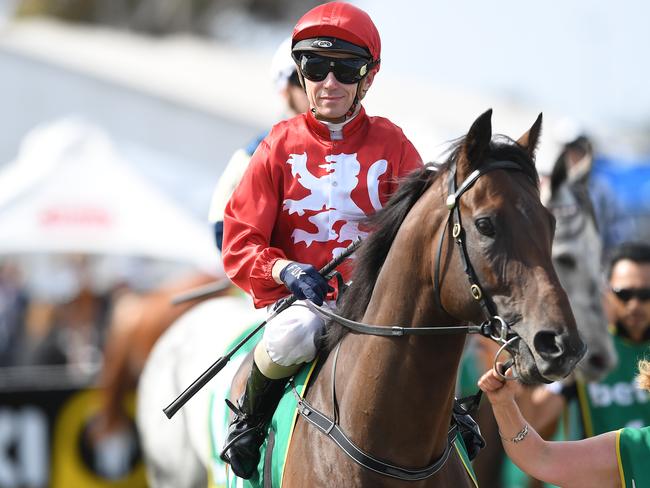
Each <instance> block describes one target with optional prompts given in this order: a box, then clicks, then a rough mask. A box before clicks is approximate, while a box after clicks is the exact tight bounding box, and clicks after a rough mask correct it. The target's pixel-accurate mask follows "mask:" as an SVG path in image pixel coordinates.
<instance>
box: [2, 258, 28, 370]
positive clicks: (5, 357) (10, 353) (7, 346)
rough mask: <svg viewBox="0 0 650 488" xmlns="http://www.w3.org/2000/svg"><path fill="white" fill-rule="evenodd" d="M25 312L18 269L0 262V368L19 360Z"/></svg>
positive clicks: (25, 294)
mask: <svg viewBox="0 0 650 488" xmlns="http://www.w3.org/2000/svg"><path fill="white" fill-rule="evenodd" d="M26 311H27V293H26V292H25V290H24V288H23V284H22V282H21V278H20V274H19V272H18V268H17V267H16V266H14V265H13V264H11V263H9V262H0V367H5V366H13V365H15V364H16V362H17V361H18V360H19V358H20V355H21V352H22V348H23V344H22V341H23V339H24V324H25V314H26Z"/></svg>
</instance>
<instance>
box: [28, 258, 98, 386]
mask: <svg viewBox="0 0 650 488" xmlns="http://www.w3.org/2000/svg"><path fill="white" fill-rule="evenodd" d="M91 261H92V259H91V258H89V257H88V256H86V255H71V256H68V258H67V259H66V260H65V263H66V266H67V268H68V269H67V273H68V274H64V275H62V276H67V278H66V279H67V280H68V281H70V283H67V284H66V285H64V284H63V282H58V281H57V277H56V276H52V277H51V279H52V280H53V281H54V284H55V286H56V285H57V284H58V286H60V287H62V288H63V287H65V288H67V293H64V294H62V295H61V296H60V297H57V298H56V299H55V298H54V297H51V298H50V299H49V300H48V299H39V300H34V301H33V303H32V304H31V305H33V307H32V308H31V310H30V313H29V317H28V321H27V325H28V327H27V328H28V335H29V338H28V344H27V348H26V351H25V354H24V357H23V358H22V363H23V364H24V365H27V366H34V365H41V366H42V365H65V366H67V367H68V370H69V371H71V372H73V373H81V374H92V373H94V372H95V371H96V368H97V367H98V366H99V364H100V362H101V345H102V332H103V330H104V326H105V322H106V319H107V311H108V300H109V297H108V296H104V295H103V294H100V293H97V292H96V291H95V290H94V289H93V286H92V277H91V275H92V272H91V270H90V267H91V266H92V263H91Z"/></svg>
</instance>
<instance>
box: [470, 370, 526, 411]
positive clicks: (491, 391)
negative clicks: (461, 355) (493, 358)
mask: <svg viewBox="0 0 650 488" xmlns="http://www.w3.org/2000/svg"><path fill="white" fill-rule="evenodd" d="M497 368H503V363H497ZM505 375H506V376H508V377H512V376H513V375H514V371H513V370H512V368H511V369H509V370H508V371H506V373H505ZM478 387H479V388H480V389H481V390H483V392H484V393H485V394H486V395H487V397H488V400H490V403H491V404H492V405H499V404H506V403H510V402H514V401H515V397H516V396H517V394H518V393H519V391H520V390H521V385H520V384H519V381H517V380H512V381H506V380H504V379H503V378H502V377H501V376H499V375H498V374H497V372H496V371H495V370H494V368H492V369H490V370H488V371H486V372H485V374H483V376H481V378H480V379H479V380H478Z"/></svg>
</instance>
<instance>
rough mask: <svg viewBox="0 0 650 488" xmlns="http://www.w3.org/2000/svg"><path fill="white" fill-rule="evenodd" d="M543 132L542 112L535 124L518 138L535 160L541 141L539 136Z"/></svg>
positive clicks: (519, 142)
mask: <svg viewBox="0 0 650 488" xmlns="http://www.w3.org/2000/svg"><path fill="white" fill-rule="evenodd" d="M541 134H542V114H541V113H540V114H539V115H538V116H537V120H536V121H535V123H534V124H533V126H532V127H531V128H530V129H529V130H528V132H526V133H525V134H524V135H523V136H521V137H520V138H519V139H518V140H517V144H519V145H520V146H521V147H522V148H523V149H524V150H525V151H526V152H527V153H528V156H530V159H532V160H533V161H534V160H535V151H536V150H537V144H538V143H539V136H540V135H541Z"/></svg>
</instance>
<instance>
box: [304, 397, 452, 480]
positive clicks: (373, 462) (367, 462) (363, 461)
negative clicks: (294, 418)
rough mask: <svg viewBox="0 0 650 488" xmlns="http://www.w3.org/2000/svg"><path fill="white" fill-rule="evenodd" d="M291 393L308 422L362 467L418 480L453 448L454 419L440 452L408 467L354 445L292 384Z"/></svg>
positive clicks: (439, 465)
mask: <svg viewBox="0 0 650 488" xmlns="http://www.w3.org/2000/svg"><path fill="white" fill-rule="evenodd" d="M293 391H294V394H295V395H296V398H297V399H298V413H299V414H300V415H301V416H302V418H304V419H305V420H306V421H307V422H309V423H310V424H312V425H313V426H315V427H317V428H318V429H319V430H320V431H321V432H322V433H323V434H325V435H327V436H328V437H329V438H330V439H332V440H333V441H334V442H336V444H337V445H338V446H339V447H340V448H341V449H342V450H343V452H345V454H347V455H348V456H349V457H350V458H351V459H352V460H353V461H354V462H356V463H357V464H360V465H361V466H363V467H364V468H367V469H370V470H372V471H375V472H376V473H379V474H382V475H385V476H390V477H392V478H397V479H400V480H404V481H418V480H423V479H426V478H429V477H431V476H433V475H434V474H436V473H437V472H438V471H440V470H441V469H442V467H443V466H444V465H445V463H446V462H447V459H448V458H449V455H450V453H451V450H452V449H453V446H454V442H455V440H456V434H457V432H458V426H457V425H456V423H453V424H452V425H451V427H450V428H449V432H448V433H447V443H446V446H445V450H444V452H443V453H442V455H441V456H440V457H439V458H438V459H436V461H435V462H434V463H432V464H430V465H429V466H427V467H425V468H420V469H408V468H403V467H399V466H395V465H393V464H390V463H387V462H385V461H381V460H379V459H377V458H375V457H373V456H371V455H370V454H368V453H367V452H365V451H363V450H361V449H360V448H359V447H357V446H356V445H355V444H354V442H352V441H351V440H350V439H349V438H348V436H346V435H345V433H344V432H343V431H342V430H341V428H340V427H339V425H338V424H337V423H336V422H335V421H333V420H331V419H329V418H328V417H327V416H325V415H324V414H322V413H321V412H319V411H318V410H316V409H315V408H314V407H312V406H311V405H310V404H309V403H308V402H307V400H305V399H304V398H303V397H301V396H300V395H299V394H298V392H297V391H296V389H295V388H294V390H293Z"/></svg>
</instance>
